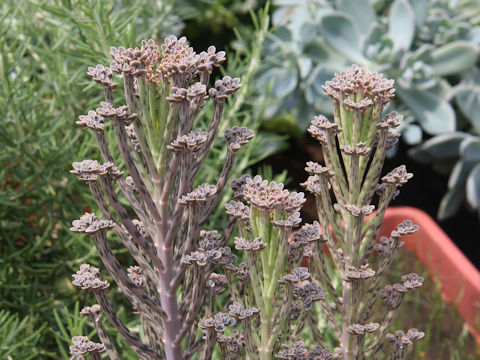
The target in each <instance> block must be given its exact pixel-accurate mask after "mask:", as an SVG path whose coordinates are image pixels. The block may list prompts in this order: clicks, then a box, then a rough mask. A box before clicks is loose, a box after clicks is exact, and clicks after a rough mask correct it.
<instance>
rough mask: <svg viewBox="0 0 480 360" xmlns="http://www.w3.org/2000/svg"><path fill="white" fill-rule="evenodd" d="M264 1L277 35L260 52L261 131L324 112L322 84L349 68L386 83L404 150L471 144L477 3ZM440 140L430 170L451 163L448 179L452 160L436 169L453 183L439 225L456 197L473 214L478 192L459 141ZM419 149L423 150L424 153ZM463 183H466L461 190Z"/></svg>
mask: <svg viewBox="0 0 480 360" xmlns="http://www.w3.org/2000/svg"><path fill="white" fill-rule="evenodd" d="M273 3H274V4H275V5H277V6H278V7H277V8H276V10H275V12H274V14H273V16H272V19H273V22H274V24H275V25H276V27H277V28H276V30H275V32H274V33H273V34H272V36H271V37H270V43H269V44H268V45H267V51H266V56H267V59H270V61H269V63H268V65H267V67H266V68H267V70H266V71H265V72H264V75H263V77H262V78H261V82H262V83H264V84H270V87H271V88H269V87H268V86H265V90H264V91H265V92H266V94H269V96H273V97H274V98H275V100H274V101H273V102H271V104H270V106H269V107H268V108H267V110H266V112H265V114H266V117H267V118H268V119H271V120H269V121H268V122H267V126H271V127H272V128H278V127H279V125H278V124H279V123H281V122H285V121H286V122H290V123H292V122H293V123H297V124H298V126H299V127H300V128H301V129H305V128H306V126H307V124H308V119H309V118H311V116H313V114H314V113H316V112H322V113H326V114H329V113H331V111H332V108H331V106H330V103H329V102H328V100H327V98H326V95H325V94H324V93H323V91H322V89H321V85H322V84H323V83H324V82H325V81H326V80H327V79H329V78H330V77H331V76H332V75H333V73H335V72H339V71H341V69H342V67H344V66H348V65H350V64H351V63H353V62H355V63H357V64H362V65H368V67H369V69H371V70H373V71H379V72H382V73H385V74H386V75H387V76H388V77H389V78H392V79H394V80H395V82H396V87H397V94H398V96H397V98H396V99H395V101H393V102H392V103H391V104H390V106H389V109H388V110H395V111H397V112H399V113H401V114H402V115H403V116H404V119H405V121H404V124H403V125H402V127H401V128H399V129H398V130H397V131H400V132H402V134H403V136H402V139H403V140H404V141H405V142H406V143H407V144H410V145H415V144H419V143H421V142H422V141H424V140H423V139H424V138H429V137H431V136H435V135H440V134H448V133H452V132H454V131H456V130H457V131H461V132H468V133H470V134H472V135H474V136H478V134H479V133H478V121H477V118H478V116H475V115H474V112H475V111H474V109H477V108H478V107H479V102H478V94H477V93H478V92H477V91H476V90H475V89H476V88H477V87H478V86H477V85H476V84H477V83H478V81H477V80H475V79H476V78H477V76H476V75H475V74H476V72H477V71H478V70H476V68H475V66H476V63H477V60H478V55H479V45H480V36H479V34H480V5H479V3H478V2H477V1H470V0H461V1H448V0H421V1H416V0H415V1H413V0H412V1H408V0H395V1H369V0H360V1H356V0H337V1H334V0H332V1H328V0H314V1H295V0H291V1H290V0H287V1H284V0H278V1H274V2H273ZM472 90H473V91H472ZM285 113H287V114H291V115H284V114H285ZM292 115H293V117H292ZM268 123H271V124H270V125H268ZM452 136H453V137H455V138H458V136H462V135H461V134H455V135H452ZM444 140H445V137H443V136H442V137H440V138H439V139H438V141H437V140H435V141H434V142H433V143H434V144H435V152H436V155H434V158H435V159H436V162H437V164H440V163H443V164H445V160H446V159H447V158H448V160H455V161H457V165H456V168H455V170H453V172H452V166H453V163H452V162H450V163H449V164H450V166H449V167H445V166H443V167H444V168H446V171H447V172H452V175H451V180H450V184H449V189H450V190H449V192H448V193H447V194H446V195H445V197H444V199H443V202H442V205H441V207H440V210H439V218H440V219H444V218H446V217H448V216H451V215H452V214H453V213H455V212H456V209H457V208H458V205H459V204H461V201H458V199H464V198H465V194H466V193H468V195H467V200H468V204H469V205H470V207H472V208H474V209H477V208H478V192H479V190H478V189H479V186H478V180H477V179H478V175H477V171H478V170H473V169H474V168H475V165H476V164H475V165H473V166H472V161H471V160H470V159H469V160H468V161H463V160H462V157H463V155H462V154H463V150H461V149H460V147H459V146H458V145H459V143H458V142H457V146H456V149H455V150H453V149H452V144H453V143H454V142H452V141H449V142H444ZM428 146H430V145H429V144H426V145H425V147H423V148H422V149H424V148H425V149H426V150H427V151H429V150H428V149H427V148H428ZM432 151H433V150H432ZM432 151H430V152H432ZM414 154H417V152H414ZM414 158H415V157H414ZM465 162H467V163H468V165H464V163H465ZM437 167H438V166H437ZM477 169H478V168H477ZM458 172H461V173H462V175H461V176H460V178H457V175H455V173H458ZM468 173H470V176H469V179H470V180H468V181H467V180H466V179H467V177H468V176H467V174H468ZM467 182H468V183H469V184H470V185H468V186H466V184H467ZM468 189H470V190H468Z"/></svg>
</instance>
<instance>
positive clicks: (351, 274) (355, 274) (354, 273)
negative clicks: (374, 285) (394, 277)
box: [345, 264, 375, 281]
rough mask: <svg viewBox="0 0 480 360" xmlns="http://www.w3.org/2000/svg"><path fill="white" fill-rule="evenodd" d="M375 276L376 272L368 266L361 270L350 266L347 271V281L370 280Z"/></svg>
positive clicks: (363, 266) (362, 267)
mask: <svg viewBox="0 0 480 360" xmlns="http://www.w3.org/2000/svg"><path fill="white" fill-rule="evenodd" d="M373 276H375V270H373V269H371V268H369V267H368V264H365V265H362V266H360V268H354V267H352V266H349V267H347V268H346V269H345V280H346V281H355V280H363V279H368V278H371V277H373Z"/></svg>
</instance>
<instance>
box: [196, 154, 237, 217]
mask: <svg viewBox="0 0 480 360" xmlns="http://www.w3.org/2000/svg"><path fill="white" fill-rule="evenodd" d="M234 162H235V153H234V152H233V151H230V150H228V151H227V158H226V159H225V164H224V165H223V169H222V172H221V173H220V177H219V179H218V181H217V184H216V186H217V192H216V193H215V195H214V196H213V197H212V198H211V199H210V200H209V201H208V203H207V206H206V209H205V210H204V211H203V215H202V218H201V220H200V224H201V225H204V224H205V223H206V222H207V220H208V218H209V217H210V215H211V214H212V211H213V210H214V209H215V206H217V203H218V200H219V199H220V196H221V195H222V193H223V189H224V188H225V184H226V183H227V180H228V178H229V177H230V173H231V172H232V169H233V164H234Z"/></svg>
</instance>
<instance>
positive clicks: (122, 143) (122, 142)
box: [113, 119, 161, 224]
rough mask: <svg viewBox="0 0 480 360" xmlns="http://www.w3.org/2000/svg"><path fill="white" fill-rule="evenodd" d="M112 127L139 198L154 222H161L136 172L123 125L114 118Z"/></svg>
mask: <svg viewBox="0 0 480 360" xmlns="http://www.w3.org/2000/svg"><path fill="white" fill-rule="evenodd" d="M113 127H114V129H115V135H116V137H117V142H118V146H119V148H120V153H121V154H122V158H123V161H124V162H125V166H126V167H127V169H128V172H129V173H130V175H131V176H132V179H133V181H134V183H135V186H136V187H137V189H138V192H139V194H140V197H141V199H142V200H143V202H144V203H145V205H146V207H147V209H148V211H149V214H150V216H151V217H152V219H153V221H154V222H155V223H159V224H160V222H161V219H160V214H159V213H158V209H157V207H156V206H155V203H154V201H153V199H152V197H151V196H150V193H149V192H148V190H147V187H146V185H145V183H144V181H143V179H142V177H141V176H140V173H139V172H138V169H137V166H136V165H135V160H134V159H133V157H132V156H131V153H130V149H129V147H128V142H127V134H126V131H125V127H124V126H123V124H122V123H121V120H119V119H115V120H114V121H113Z"/></svg>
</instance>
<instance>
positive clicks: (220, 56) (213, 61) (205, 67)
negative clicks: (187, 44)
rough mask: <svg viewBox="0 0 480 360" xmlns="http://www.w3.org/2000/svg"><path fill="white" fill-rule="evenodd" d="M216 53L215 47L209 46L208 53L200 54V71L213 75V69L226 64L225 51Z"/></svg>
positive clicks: (198, 65)
mask: <svg viewBox="0 0 480 360" xmlns="http://www.w3.org/2000/svg"><path fill="white" fill-rule="evenodd" d="M216 51H217V49H216V48H215V46H209V47H208V49H207V51H202V52H201V53H200V54H198V64H197V68H198V70H199V71H205V72H208V73H211V72H212V71H213V68H216V67H220V65H222V63H224V62H225V60H226V59H225V55H226V53H225V51H219V52H216Z"/></svg>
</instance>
